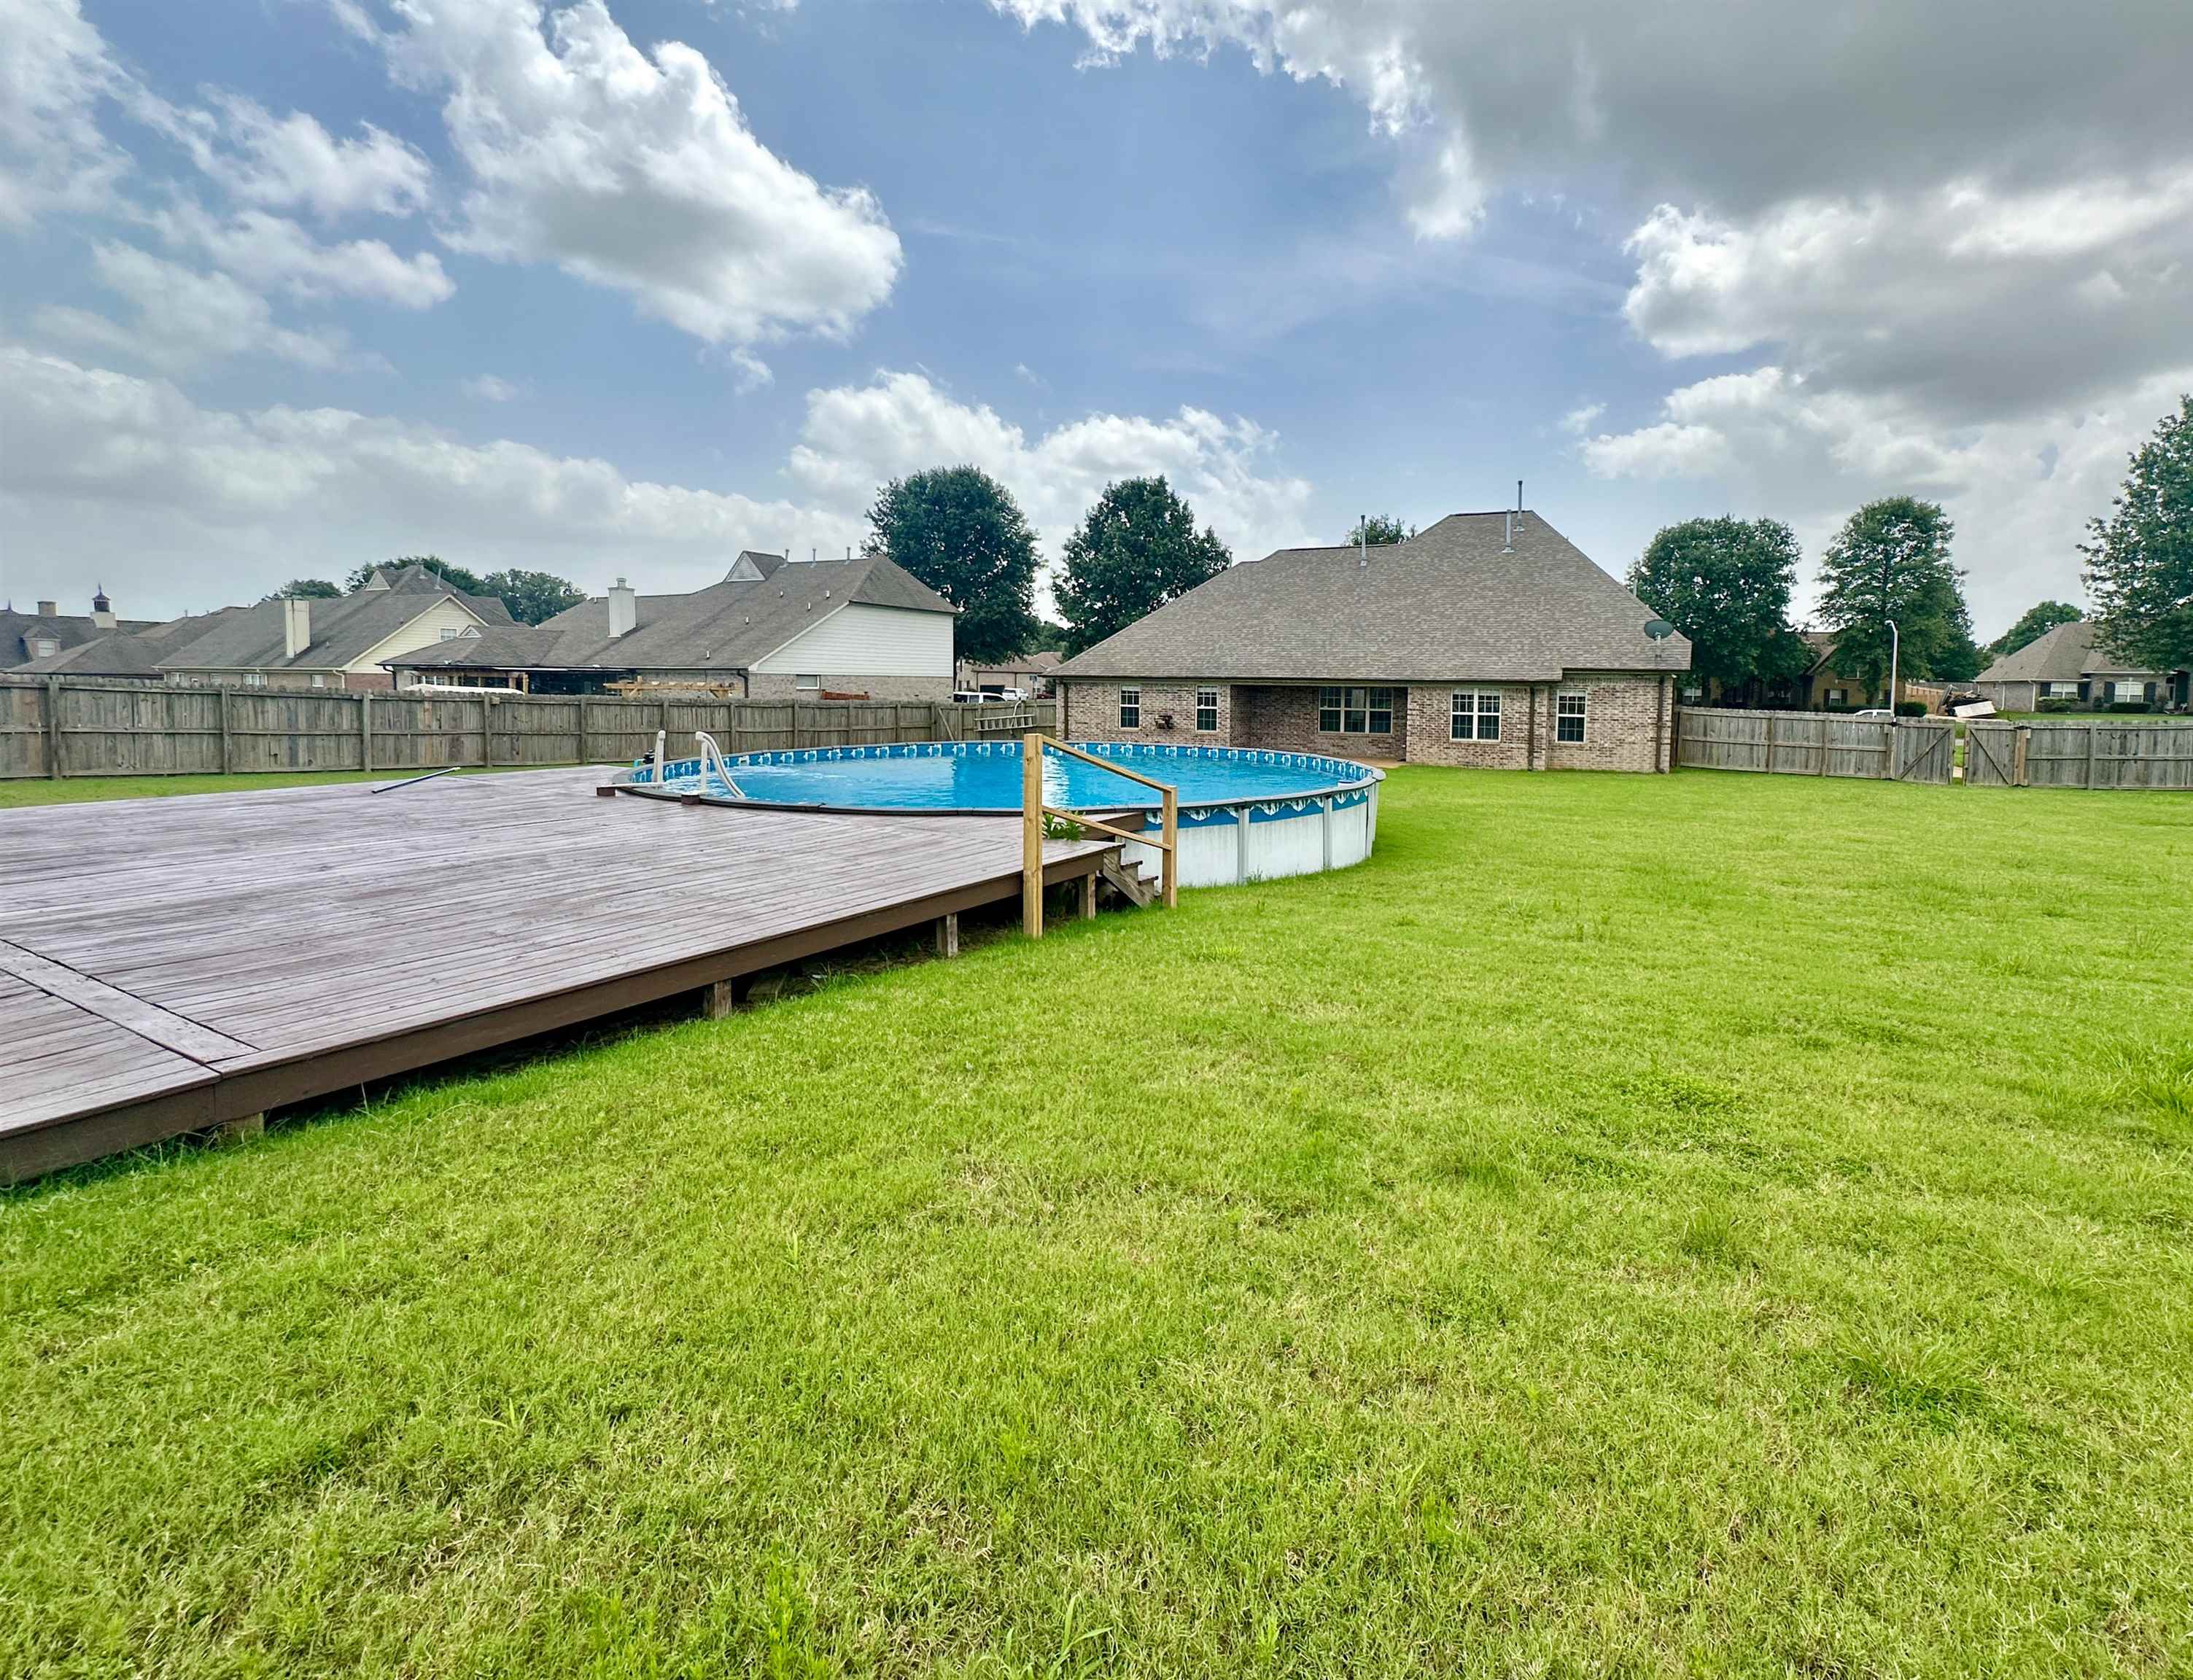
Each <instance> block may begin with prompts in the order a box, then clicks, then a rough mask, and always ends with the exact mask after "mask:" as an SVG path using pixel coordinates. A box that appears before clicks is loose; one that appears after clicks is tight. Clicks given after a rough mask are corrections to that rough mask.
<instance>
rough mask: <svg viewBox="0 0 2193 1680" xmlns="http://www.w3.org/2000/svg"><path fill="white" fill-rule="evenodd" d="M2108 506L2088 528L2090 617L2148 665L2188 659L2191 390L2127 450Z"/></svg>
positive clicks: (2114, 644)
mask: <svg viewBox="0 0 2193 1680" xmlns="http://www.w3.org/2000/svg"><path fill="white" fill-rule="evenodd" d="M2113 506H2114V507H2115V509H2116V511H2115V512H2113V513H2112V514H2111V515H2110V517H2108V518H2106V519H2097V520H2095V521H2094V522H2093V525H2092V527H2091V528H2090V529H2092V531H2093V541H2092V542H2087V543H2081V544H2080V545H2079V551H2080V552H2081V553H2082V554H2084V555H2085V556H2086V557H2087V587H2088V588H2089V589H2091V590H2092V591H2093V594H2094V607H2095V612H2094V625H2095V628H2096V630H2097V631H2098V632H2099V634H2100V635H2101V636H2103V637H2105V638H2106V639H2107V641H2108V643H2109V646H2110V649H2111V651H2112V652H2114V653H2115V654H2116V655H2117V657H2119V658H2120V659H2124V660H2130V661H2132V662H2133V663H2135V664H2139V665H2141V666H2147V667H2149V668H2150V669H2153V670H2156V671H2176V670H2179V669H2180V668H2182V667H2184V666H2193V396H2186V397H2179V401H2178V412H2177V413H2176V414H2166V415H2164V416H2163V418H2162V423H2161V424H2160V425H2158V426H2156V428H2155V436H2154V437H2150V438H2149V439H2148V440H2147V442H2146V443H2143V444H2141V445H2140V446H2139V449H2137V450H2136V451H2134V452H2133V458H2132V471H2130V472H2128V473H2127V474H2126V475H2125V482H2124V489H2123V491H2122V493H2121V494H2119V495H2118V497H2117V498H2116V502H2115V503H2114V504H2113Z"/></svg>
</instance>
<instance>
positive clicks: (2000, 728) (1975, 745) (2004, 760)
mask: <svg viewBox="0 0 2193 1680" xmlns="http://www.w3.org/2000/svg"><path fill="white" fill-rule="evenodd" d="M1965 785H1966V786H1967V787H2015V786H2018V725H2017V724H2015V723H1981V722H1980V721H1979V720H1978V718H1975V719H1973V721H1972V722H1971V723H1967V724H1966V725H1965Z"/></svg>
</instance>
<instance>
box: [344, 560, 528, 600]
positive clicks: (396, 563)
mask: <svg viewBox="0 0 2193 1680" xmlns="http://www.w3.org/2000/svg"><path fill="white" fill-rule="evenodd" d="M406 566H423V567H425V568H426V569H427V570H428V571H430V572H432V574H434V575H435V576H436V577H438V578H439V579H441V580H442V581H443V582H444V583H445V584H447V585H449V587H450V588H452V589H454V590H455V591H457V593H458V594H460V595H492V594H493V593H494V592H495V591H493V590H491V589H490V588H489V587H488V586H487V585H486V584H485V583H484V581H482V580H481V578H480V575H479V574H478V573H477V572H468V571H467V570H466V569H464V568H463V567H462V566H452V565H451V564H450V563H449V562H448V561H446V560H444V559H443V558H442V557H440V556H439V555H438V554H404V555H399V556H398V557H397V558H395V559H393V560H376V561H374V562H373V563H370V564H369V565H364V566H360V567H358V569H356V570H355V571H353V572H352V574H350V576H349V577H347V578H346V579H345V580H343V587H344V588H345V589H346V590H348V591H352V592H353V593H354V592H356V591H358V590H361V589H364V587H365V586H366V583H367V580H369V579H370V578H371V577H372V576H373V574H375V572H377V571H380V570H381V569H383V568H384V567H385V568H386V569H388V570H389V571H392V572H400V571H402V570H403V569H404V568H405V567H406Z"/></svg>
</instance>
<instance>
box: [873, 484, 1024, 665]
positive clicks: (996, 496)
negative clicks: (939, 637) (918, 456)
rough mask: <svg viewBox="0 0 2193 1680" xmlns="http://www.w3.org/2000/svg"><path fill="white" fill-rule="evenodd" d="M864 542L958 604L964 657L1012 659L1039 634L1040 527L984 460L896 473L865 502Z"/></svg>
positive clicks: (957, 635) (957, 633)
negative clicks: (1034, 525)
mask: <svg viewBox="0 0 2193 1680" xmlns="http://www.w3.org/2000/svg"><path fill="white" fill-rule="evenodd" d="M862 551H863V552H866V553H868V554H881V555H885V556H887V557H889V558H890V560H891V561H892V562H893V563H896V564H897V565H900V566H902V567H904V568H905V569H907V570H908V571H909V572H911V573H912V574H913V575H914V576H915V577H917V578H919V579H920V580H922V582H924V583H925V584H927V585H928V586H930V588H931V589H933V590H935V591H936V592H937V593H938V594H939V595H942V597H944V598H945V599H946V600H948V601H949V602H950V603H952V604H953V606H955V607H957V608H959V620H958V623H957V624H956V625H955V626H953V642H954V643H955V644H956V646H957V649H958V653H959V657H960V658H961V659H963V660H974V661H975V662H976V664H978V665H986V664H988V663H990V662H991V661H992V660H1003V659H1013V658H1016V657H1017V656H1018V655H1019V654H1022V653H1023V652H1025V651H1027V649H1028V648H1029V647H1031V646H1032V645H1033V644H1034V642H1035V641H1036V640H1037V639H1038V634H1039V632H1038V627H1037V620H1036V615H1035V567H1036V555H1035V533H1034V531H1032V530H1031V529H1029V528H1028V516H1027V515H1026V514H1024V513H1022V511H1021V508H1020V504H1019V503H1018V502H1016V501H1015V500H1013V498H1012V493H1011V491H1009V490H1007V489H1005V486H1004V485H1002V484H1000V483H998V481H997V480H996V479H994V478H993V477H990V475H989V474H988V473H987V472H985V471H982V469H981V468H980V467H974V466H936V467H931V468H930V469H929V470H928V471H925V472H915V473H909V474H908V476H907V477H904V478H894V479H892V480H891V481H890V483H888V484H886V485H885V486H884V487H883V489H880V490H879V491H878V492H877V493H876V500H875V506H873V507H871V508H870V509H869V510H868V534H867V540H866V541H865V542H863V543H862Z"/></svg>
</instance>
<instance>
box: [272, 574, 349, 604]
mask: <svg viewBox="0 0 2193 1680" xmlns="http://www.w3.org/2000/svg"><path fill="white" fill-rule="evenodd" d="M341 593H342V586H341V585H340V584H333V583H329V581H328V580H326V579H325V578H291V579H290V580H289V582H287V583H285V584H283V586H281V588H279V589H278V590H276V591H274V592H273V593H272V595H270V596H268V597H266V598H267V599H268V600H270V601H332V600H334V599H335V597H337V596H339V595H341Z"/></svg>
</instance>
